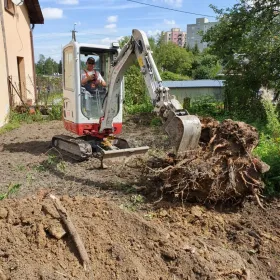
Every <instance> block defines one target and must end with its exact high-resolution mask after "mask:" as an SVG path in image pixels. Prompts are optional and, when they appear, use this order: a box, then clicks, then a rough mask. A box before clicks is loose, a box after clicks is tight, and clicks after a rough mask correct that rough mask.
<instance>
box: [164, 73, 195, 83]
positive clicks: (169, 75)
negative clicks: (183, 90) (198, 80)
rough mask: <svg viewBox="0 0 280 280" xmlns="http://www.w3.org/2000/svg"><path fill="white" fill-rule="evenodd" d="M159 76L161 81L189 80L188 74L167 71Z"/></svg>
mask: <svg viewBox="0 0 280 280" xmlns="http://www.w3.org/2000/svg"><path fill="white" fill-rule="evenodd" d="M161 78H162V80H163V81H187V80H190V78H189V77H188V76H184V75H181V74H175V73H172V72H169V71H164V72H162V73H161Z"/></svg>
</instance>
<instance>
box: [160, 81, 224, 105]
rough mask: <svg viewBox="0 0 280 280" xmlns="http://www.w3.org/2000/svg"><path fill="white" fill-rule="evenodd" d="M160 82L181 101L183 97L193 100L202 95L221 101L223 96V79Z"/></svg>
mask: <svg viewBox="0 0 280 280" xmlns="http://www.w3.org/2000/svg"><path fill="white" fill-rule="evenodd" d="M162 84H163V86H165V87H168V88H169V89H170V91H169V92H170V93H171V94H173V95H175V96H176V97H177V99H178V100H179V101H180V102H181V103H183V102H184V99H185V98H189V99H190V101H193V100H195V99H199V98H200V97H203V96H212V97H214V98H215V99H216V100H217V101H223V97H224V80H193V81H163V82H162Z"/></svg>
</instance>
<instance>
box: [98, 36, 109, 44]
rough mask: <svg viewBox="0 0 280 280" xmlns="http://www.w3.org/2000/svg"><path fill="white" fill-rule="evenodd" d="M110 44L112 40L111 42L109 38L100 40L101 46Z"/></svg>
mask: <svg viewBox="0 0 280 280" xmlns="http://www.w3.org/2000/svg"><path fill="white" fill-rule="evenodd" d="M111 42H112V40H111V39H110V38H109V37H107V38H104V39H102V40H101V43H102V44H109V43H111Z"/></svg>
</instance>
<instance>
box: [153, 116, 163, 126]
mask: <svg viewBox="0 0 280 280" xmlns="http://www.w3.org/2000/svg"><path fill="white" fill-rule="evenodd" d="M161 125H162V120H161V118H159V117H155V118H153V119H152V120H151V126H161Z"/></svg>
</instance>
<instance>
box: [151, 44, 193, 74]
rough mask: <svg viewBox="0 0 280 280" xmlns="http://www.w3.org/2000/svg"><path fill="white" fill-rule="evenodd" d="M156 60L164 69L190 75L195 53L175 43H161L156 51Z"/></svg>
mask: <svg viewBox="0 0 280 280" xmlns="http://www.w3.org/2000/svg"><path fill="white" fill-rule="evenodd" d="M155 57H156V62H157V65H158V67H159V68H161V70H162V71H170V72H173V73H176V74H181V75H188V74H189V72H190V70H191V67H192V62H193V58H194V57H193V54H192V53H190V52H188V51H187V50H186V49H184V48H181V47H179V46H177V45H176V44H174V43H171V42H169V43H167V44H162V45H160V46H159V47H158V48H157V49H156V52H155Z"/></svg>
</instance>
